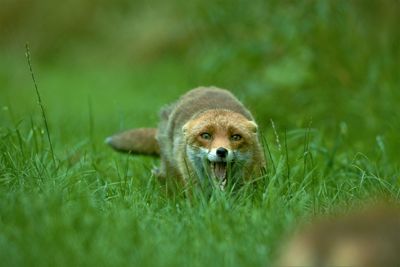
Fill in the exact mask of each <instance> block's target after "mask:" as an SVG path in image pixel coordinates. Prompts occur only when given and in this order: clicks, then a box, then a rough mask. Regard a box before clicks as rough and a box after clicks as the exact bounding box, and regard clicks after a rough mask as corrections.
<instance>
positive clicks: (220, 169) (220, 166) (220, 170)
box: [214, 162, 226, 181]
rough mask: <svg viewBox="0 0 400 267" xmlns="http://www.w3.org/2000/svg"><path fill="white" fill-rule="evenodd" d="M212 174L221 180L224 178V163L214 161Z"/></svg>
mask: <svg viewBox="0 0 400 267" xmlns="http://www.w3.org/2000/svg"><path fill="white" fill-rule="evenodd" d="M214 175H215V177H217V178H218V179H219V180H221V181H222V180H224V179H225V178H226V163H225V162H216V163H214Z"/></svg>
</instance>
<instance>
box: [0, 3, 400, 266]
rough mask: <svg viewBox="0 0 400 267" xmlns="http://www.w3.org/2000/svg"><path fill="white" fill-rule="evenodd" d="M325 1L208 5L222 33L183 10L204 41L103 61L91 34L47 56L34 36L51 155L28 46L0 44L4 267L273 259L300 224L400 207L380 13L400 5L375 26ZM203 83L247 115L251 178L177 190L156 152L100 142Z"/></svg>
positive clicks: (388, 62)
mask: <svg viewBox="0 0 400 267" xmlns="http://www.w3.org/2000/svg"><path fill="white" fill-rule="evenodd" d="M323 2H324V1H321V3H320V4H318V5H317V6H318V7H319V8H320V9H316V10H317V11H318V12H322V13H321V14H322V15H321V14H319V13H318V12H317V13H315V14H314V13H313V15H309V16H308V17H307V20H304V21H303V20H302V19H301V18H302V17H303V16H304V14H305V13H306V11H304V10H305V9H304V6H306V7H307V6H308V4H302V5H301V4H299V5H300V7H299V6H297V7H298V8H303V9H295V8H294V7H292V6H291V5H290V4H288V3H286V4H277V3H275V4H271V9H272V10H273V11H275V12H272V13H273V14H274V15H272V16H271V18H268V20H266V21H262V23H261V22H259V18H260V17H258V16H261V15H262V14H261V15H260V14H259V13H257V8H254V9H251V10H247V9H246V10H247V11H249V12H254V14H255V15H254V18H252V19H249V21H247V20H245V19H243V21H242V20H240V21H239V22H240V23H242V24H240V23H239V22H236V21H235V20H232V19H230V18H228V15H226V14H225V13H218V12H219V11H221V10H220V9H219V8H220V7H219V6H218V4H215V5H211V6H210V7H209V8H210V10H213V11H215V12H216V13H217V14H219V16H220V17H218V18H219V19H220V20H221V21H222V22H223V25H224V27H225V28H223V29H221V28H218V27H217V26H216V25H217V24H218V23H219V21H218V20H214V18H215V17H212V16H211V15H210V16H211V17H207V16H208V15H204V14H203V13H201V12H200V11H199V14H200V15H199V14H198V13H194V14H189V15H188V17H191V18H192V19H193V20H195V19H196V18H198V17H196V16H203V17H201V18H205V20H204V21H203V23H204V25H205V26H204V25H203V24H201V26H199V29H201V30H198V32H197V33H198V35H190V36H189V37H188V39H184V38H183V39H184V41H182V40H181V39H179V40H178V41H177V42H178V43H179V44H181V46H178V48H179V49H180V50H179V49H178V50H177V51H178V52H176V50H174V49H176V48H174V49H170V48H168V47H167V48H165V47H164V48H162V49H164V50H162V49H161V51H164V52H165V51H167V52H165V54H163V55H159V54H157V56H156V57H155V58H150V59H149V58H147V56H146V58H145V59H143V58H140V57H139V56H138V58H140V60H138V59H135V60H131V61H130V60H123V59H122V58H123V55H122V56H121V55H119V56H120V58H119V57H118V52H116V53H117V56H116V59H115V58H113V59H110V60H109V59H108V58H107V57H106V55H104V54H102V51H100V52H99V48H97V50H96V49H94V50H95V51H86V50H85V49H86V46H85V45H87V44H84V45H81V46H76V47H78V48H76V47H75V46H74V47H73V49H70V50H68V49H63V50H61V52H60V53H61V54H60V55H56V54H57V53H56V52H54V51H50V50H49V53H53V54H50V56H49V55H46V56H42V54H40V55H39V53H38V54H36V51H38V50H39V49H37V46H36V47H35V45H33V49H32V51H31V53H32V62H33V63H32V65H33V69H34V73H35V77H36V80H37V84H38V88H39V91H40V94H41V98H42V102H43V104H44V106H45V111H46V116H47V120H48V124H49V134H50V138H51V142H52V148H53V150H54V158H53V154H52V151H51V147H50V145H49V141H48V135H47V132H46V127H45V125H44V120H43V119H44V117H43V116H42V113H41V109H40V106H39V105H38V103H37V102H38V100H37V95H36V93H35V88H34V84H33V82H32V79H31V77H30V72H29V67H28V65H27V63H26V58H25V57H24V53H25V49H24V45H25V43H24V42H22V43H18V44H17V45H16V44H15V43H11V42H10V43H6V44H4V43H3V44H2V45H3V50H2V52H1V53H0V58H1V59H2V60H1V62H0V93H1V95H0V108H1V110H0V123H1V124H0V137H1V139H0V147H1V148H0V152H1V154H0V262H1V264H0V265H3V266H76V265H81V266H82V265H84V266H85V265H90V266H92V265H97V266H271V265H272V264H273V262H274V260H275V259H276V257H277V254H278V251H279V246H280V245H281V244H282V242H283V240H284V237H285V235H286V234H287V233H288V232H290V231H291V230H292V229H293V228H295V227H296V226H297V225H298V224H299V222H301V221H307V220H308V219H309V218H310V217H311V216H313V215H319V214H332V213H335V212H339V211H338V210H339V209H340V211H342V210H346V209H348V208H350V207H352V206H354V205H357V203H360V202H362V201H364V200H365V199H370V198H382V197H389V198H392V199H394V200H395V201H398V200H399V197H400V188H399V185H400V181H399V167H400V166H399V160H400V157H399V154H398V151H400V138H399V132H400V112H399V107H398V102H399V100H400V91H399V88H400V75H399V67H400V65H399V62H400V51H399V50H400V49H399V47H400V46H398V40H400V39H399V36H400V34H399V30H398V28H397V25H398V22H399V18H398V17H397V16H394V15H393V16H390V14H392V13H390V12H389V11H390V10H392V9H393V8H394V9H395V10H398V9H399V6H398V4H396V5H395V7H392V6H390V5H389V6H388V7H381V9H379V10H380V11H381V12H382V14H386V13H384V11H385V12H389V13H388V14H386V16H384V17H385V19H382V20H380V22H379V24H378V25H375V26H376V28H374V27H371V24H370V22H369V19H370V18H375V15H374V13H373V12H371V10H374V8H375V6H374V5H372V4H370V5H372V6H367V7H368V8H367V7H366V8H365V9H363V8H359V5H354V6H353V5H351V4H348V3H347V2H346V1H343V2H341V1H340V3H341V4H340V5H339V7H338V6H333V7H332V6H329V5H324V4H322V3H323ZM257 3H259V4H260V3H262V1H260V2H257ZM324 6H325V9H323V7H324ZM186 8H188V7H186ZM203 8H204V6H203ZM201 10H203V9H201ZM298 10H300V11H298ZM376 10H378V9H376ZM382 10H383V11H382ZM388 10H389V11H388ZM203 11H204V10H203ZM227 12H228V13H229V12H231V13H234V14H236V13H235V12H238V13H241V10H240V8H238V10H228V11H227ZM285 12H287V13H285ZM324 12H325V13H324ZM335 12H339V13H335ZM211 13H212V12H211ZM231 13H229V14H231ZM282 14H288V15H287V16H286V17H285V16H283V17H282ZM330 14H334V15H335V16H334V15H330ZM337 14H339V15H340V16H339V18H336V15H337ZM382 14H378V15H376V16H378V17H379V16H382ZM393 14H396V13H393ZM330 16H332V17H335V19H332V20H330V19H329V18H332V17H330ZM355 17H356V18H357V19H354V18H355ZM380 18H381V17H380ZM187 19H188V18H187ZM145 21H147V20H145ZM300 21H301V23H300ZM374 21H375V20H374ZM258 22H259V23H260V24H258ZM280 22H282V25H281V24H280ZM292 22H293V23H295V22H299V24H298V27H293V25H294V24H292ZM171 23H174V22H171ZM238 23H239V24H240V25H246V27H248V28H244V29H248V30H249V31H248V34H249V36H247V39H245V40H247V41H244V40H242V39H241V37H240V36H241V35H240V34H242V31H243V29H242V28H240V27H238ZM246 23H248V24H246ZM278 24H279V25H280V28H278V29H275V28H274V27H272V28H271V27H269V26H265V25H272V26H274V25H278ZM174 25H175V24H174ZM191 25H192V24H191ZM260 25H261V26H260ZM262 25H264V26H262ZM192 26H193V25H192ZM206 26H207V27H208V28H207V27H206ZM193 27H195V26H193ZM243 27H245V26H243ZM171 28H172V29H174V28H173V27H171ZM382 29H384V30H382ZM171 31H172V30H171ZM221 31H223V32H225V31H226V32H227V33H226V35H222V34H220V33H221ZM261 33H262V34H261ZM264 33H265V35H263V34H264ZM304 34H306V35H307V36H309V37H308V38H304ZM379 34H382V36H380V37H379V38H377V36H378V35H379ZM193 36H197V37H198V38H199V40H201V42H200V43H198V42H197V39H196V41H193V40H192V39H190V38H193ZM216 36H218V38H216ZM49 40H51V39H49ZM228 40H229V41H231V40H232V42H227V41H228ZM143 42H144V41H143ZM182 43H183V44H182ZM7 45H8V46H7ZM10 47H12V49H11V48H10ZM149 49H153V48H149ZM154 49H155V48H154ZM157 49H159V48H157ZM168 49H170V50H168ZM122 51H125V50H123V49H122ZM157 51H158V50H157ZM164 52H162V53H164ZM181 52H182V53H181ZM41 53H43V51H41ZM85 53H87V54H85ZM109 53H110V52H109ZM138 53H141V50H140V51H139V52H138ZM162 53H161V54H162ZM121 54H122V52H121ZM81 55H82V56H81ZM96 56H98V57H99V58H96ZM102 56H103V57H102ZM108 56H109V55H108ZM49 57H50V58H51V59H50V60H49ZM94 58H96V59H94ZM199 85H217V86H220V87H226V88H229V89H230V90H232V91H233V92H234V93H235V94H236V95H237V96H238V97H239V98H240V99H241V100H242V101H243V102H244V103H245V104H246V106H248V107H249V108H250V110H251V111H252V112H253V114H254V115H255V117H256V120H257V122H258V123H259V125H260V128H261V130H262V132H263V134H264V136H265V151H266V155H267V159H268V170H267V174H266V176H265V177H262V181H261V183H260V186H258V187H257V188H253V187H251V186H249V187H244V188H243V190H241V191H240V192H239V193H237V194H229V193H220V192H216V193H215V194H213V195H212V196H211V197H210V198H205V197H201V196H199V197H197V198H195V199H194V200H192V201H189V200H188V199H187V198H185V197H184V196H183V194H182V192H179V191H178V192H177V194H176V195H174V196H170V195H167V194H166V192H165V188H164V187H163V186H162V185H161V184H160V183H159V182H157V181H156V180H155V179H154V178H153V177H151V175H150V170H151V168H152V166H153V165H156V164H157V163H158V160H157V159H154V158H146V157H139V156H136V157H133V156H127V155H123V154H118V153H116V152H114V151H112V150H111V149H110V148H108V147H107V146H106V145H105V144H104V143H103V140H104V139H105V137H107V136H109V135H111V134H113V133H115V132H118V131H120V130H123V129H127V128H134V127H140V126H149V127H152V126H155V125H156V123H157V117H158V110H159V109H160V108H161V107H162V106H163V105H164V104H167V103H169V102H171V101H174V100H175V99H176V98H177V97H179V95H181V94H182V93H184V92H185V91H187V90H188V89H191V88H193V87H196V86H199Z"/></svg>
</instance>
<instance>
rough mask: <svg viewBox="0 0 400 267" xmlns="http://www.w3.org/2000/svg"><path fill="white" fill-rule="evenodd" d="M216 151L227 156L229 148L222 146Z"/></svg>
mask: <svg viewBox="0 0 400 267" xmlns="http://www.w3.org/2000/svg"><path fill="white" fill-rule="evenodd" d="M216 153H217V156H218V157H221V158H225V157H226V155H227V154H228V150H227V149H226V148H223V147H220V148H218V149H217V151H216Z"/></svg>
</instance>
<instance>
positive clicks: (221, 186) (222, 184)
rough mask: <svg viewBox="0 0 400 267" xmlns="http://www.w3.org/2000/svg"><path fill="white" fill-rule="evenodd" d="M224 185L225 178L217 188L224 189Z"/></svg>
mask: <svg viewBox="0 0 400 267" xmlns="http://www.w3.org/2000/svg"><path fill="white" fill-rule="evenodd" d="M225 186H226V179H224V180H223V181H222V183H221V184H220V185H219V189H221V191H225Z"/></svg>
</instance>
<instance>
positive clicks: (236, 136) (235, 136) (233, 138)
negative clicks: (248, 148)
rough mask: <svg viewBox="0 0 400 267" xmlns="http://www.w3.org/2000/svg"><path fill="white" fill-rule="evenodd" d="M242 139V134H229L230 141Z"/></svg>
mask: <svg viewBox="0 0 400 267" xmlns="http://www.w3.org/2000/svg"><path fill="white" fill-rule="evenodd" d="M241 139H242V136H241V135H240V134H234V135H232V136H231V140H232V141H239V140H241Z"/></svg>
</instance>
